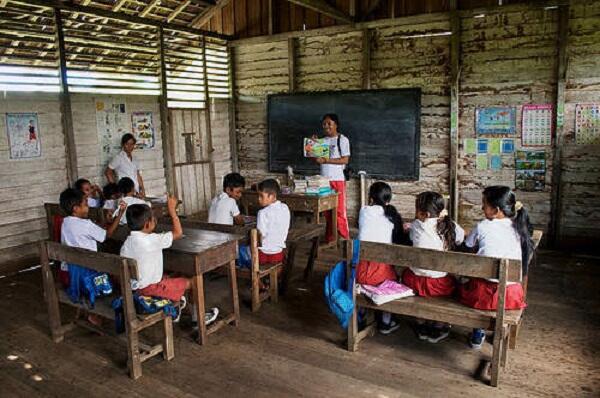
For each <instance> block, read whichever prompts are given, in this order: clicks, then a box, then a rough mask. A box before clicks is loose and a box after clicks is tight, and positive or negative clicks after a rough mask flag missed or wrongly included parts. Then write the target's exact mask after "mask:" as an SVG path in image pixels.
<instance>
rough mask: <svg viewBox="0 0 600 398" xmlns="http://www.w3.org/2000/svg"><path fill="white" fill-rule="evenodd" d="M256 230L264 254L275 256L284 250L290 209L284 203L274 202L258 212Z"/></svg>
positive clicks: (288, 227)
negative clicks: (258, 233) (259, 236)
mask: <svg viewBox="0 0 600 398" xmlns="http://www.w3.org/2000/svg"><path fill="white" fill-rule="evenodd" d="M256 228H257V229H258V231H259V232H260V235H261V240H262V246H261V247H259V249H260V251H262V252H263V253H265V254H276V253H279V252H281V251H282V250H283V249H285V240H286V239H287V235H288V231H289V229H290V209H288V207H287V205H286V204H285V203H281V202H280V201H276V202H275V203H272V204H270V205H269V206H267V207H265V208H263V209H261V210H259V211H258V214H257V216H256Z"/></svg>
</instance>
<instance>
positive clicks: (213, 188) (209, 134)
mask: <svg viewBox="0 0 600 398" xmlns="http://www.w3.org/2000/svg"><path fill="white" fill-rule="evenodd" d="M202 69H203V71H202V74H203V75H204V104H205V105H204V109H205V111H206V115H205V117H204V120H205V121H206V138H207V143H206V145H207V146H208V160H210V163H209V164H208V173H209V175H210V198H212V197H214V196H215V194H216V176H215V161H214V156H213V154H214V152H215V148H214V147H213V139H212V126H211V122H210V95H209V92H208V91H209V88H208V69H207V67H206V39H204V40H202ZM210 198H209V200H210ZM204 205H205V206H206V205H208V203H204Z"/></svg>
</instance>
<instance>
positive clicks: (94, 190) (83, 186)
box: [74, 178, 116, 208]
mask: <svg viewBox="0 0 600 398" xmlns="http://www.w3.org/2000/svg"><path fill="white" fill-rule="evenodd" d="M74 186H75V189H76V190H78V191H81V192H82V193H83V195H84V196H85V199H86V200H87V202H88V206H89V207H100V204H101V203H102V199H101V193H102V192H101V191H100V187H99V186H98V185H92V183H91V182H90V181H89V180H86V179H85V178H80V179H78V180H77V181H75V184H74ZM115 208H116V206H115Z"/></svg>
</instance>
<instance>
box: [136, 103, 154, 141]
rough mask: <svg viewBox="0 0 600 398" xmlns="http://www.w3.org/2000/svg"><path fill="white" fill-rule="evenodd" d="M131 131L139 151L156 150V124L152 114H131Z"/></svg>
mask: <svg viewBox="0 0 600 398" xmlns="http://www.w3.org/2000/svg"><path fill="white" fill-rule="evenodd" d="M131 131H132V132H133V136H134V137H135V139H136V147H138V148H139V149H150V148H154V124H153V122H152V112H133V113H132V114H131Z"/></svg>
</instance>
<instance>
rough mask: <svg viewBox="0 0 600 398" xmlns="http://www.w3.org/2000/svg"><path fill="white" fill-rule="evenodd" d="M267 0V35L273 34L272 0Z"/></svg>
mask: <svg viewBox="0 0 600 398" xmlns="http://www.w3.org/2000/svg"><path fill="white" fill-rule="evenodd" d="M268 1H269V14H268V18H269V35H272V34H273V0H268Z"/></svg>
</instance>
